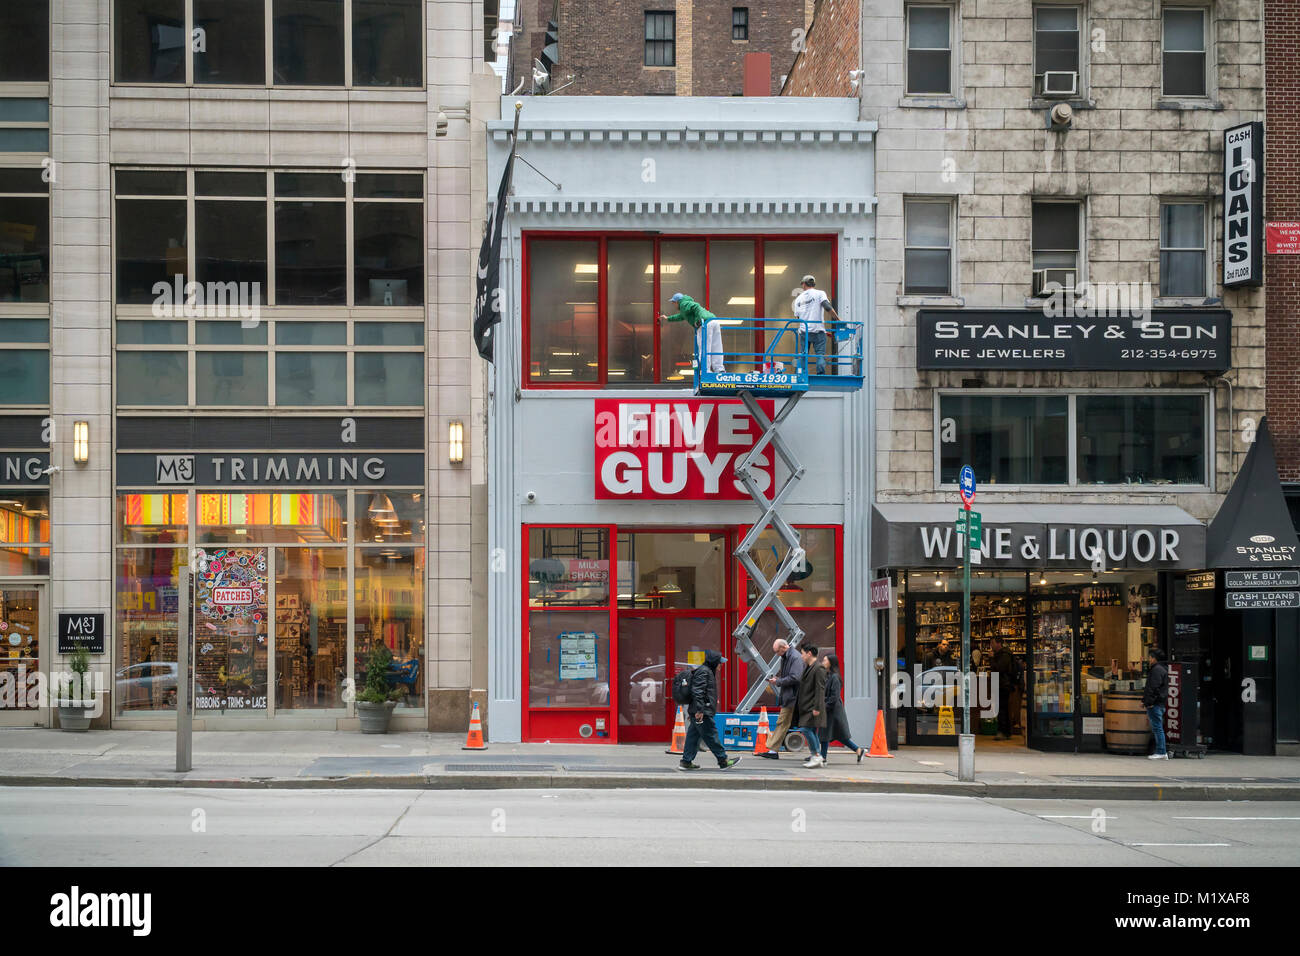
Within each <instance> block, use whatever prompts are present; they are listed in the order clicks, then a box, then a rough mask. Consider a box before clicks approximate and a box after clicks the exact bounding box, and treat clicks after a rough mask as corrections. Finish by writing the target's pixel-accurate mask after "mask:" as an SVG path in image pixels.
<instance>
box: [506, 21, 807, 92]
mask: <svg viewBox="0 0 1300 956" xmlns="http://www.w3.org/2000/svg"><path fill="white" fill-rule="evenodd" d="M812 9H813V0H779V2H776V3H762V4H757V3H756V4H747V3H746V4H742V3H733V2H730V0H634V2H628V0H613V2H611V0H520V2H519V3H518V4H517V5H516V7H515V18H514V27H513V33H512V37H511V48H510V66H509V71H508V73H507V76H506V91H507V92H509V91H511V90H513V89H516V88H517V87H518V84H519V83H520V82H521V81H523V82H524V87H523V90H522V91H521V92H529V91H530V90H531V89H532V71H533V61H534V60H535V59H536V58H538V57H539V56H540V55H541V52H542V45H543V35H544V33H545V30H546V24H547V22H548V21H550V20H554V21H555V22H556V23H558V24H559V28H560V29H559V53H560V59H559V62H558V64H557V65H556V67H555V69H554V71H553V72H554V78H553V83H552V86H553V88H554V89H555V91H556V92H559V91H560V88H563V92H564V93H565V94H567V95H572V96H737V95H739V94H740V93H741V91H742V89H743V86H744V79H745V65H744V61H745V57H746V55H747V54H751V53H767V54H770V57H771V59H770V74H771V75H770V78H769V83H770V87H771V90H770V92H771V94H772V95H773V96H775V95H776V94H777V93H778V92H780V89H781V82H782V80H783V78H784V77H785V75H786V73H787V72H788V71H789V69H790V64H791V63H792V62H793V60H794V58H795V54H796V52H797V50H798V49H799V47H800V45H801V43H802V40H803V37H804V35H805V34H804V31H806V30H807V28H808V25H809V22H810V20H811V17H812ZM655 18H659V19H658V20H655V25H654V26H653V27H652V26H651V20H654V19H655ZM651 33H653V35H654V36H662V37H664V38H666V39H665V42H664V43H663V44H662V45H661V46H660V48H659V49H658V52H657V54H656V53H652V52H651V51H650V50H649V49H648V43H647V37H649V36H650V35H651ZM669 41H671V42H669ZM666 59H671V62H670V63H668V64H667V65H651V63H652V61H655V60H657V61H658V63H659V64H663V63H665V60H666ZM570 76H572V79H571V80H570Z"/></svg>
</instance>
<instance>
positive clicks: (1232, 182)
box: [1223, 122, 1264, 287]
mask: <svg viewBox="0 0 1300 956" xmlns="http://www.w3.org/2000/svg"><path fill="white" fill-rule="evenodd" d="M1223 210H1224V212H1223V284H1224V285H1225V286H1229V287H1233V286H1252V285H1254V286H1257V285H1263V284H1264V248H1263V247H1264V124H1263V123H1259V122H1255V123H1244V124H1242V125H1241V126H1234V127H1232V128H1231V129H1229V130H1225V131H1224V133H1223Z"/></svg>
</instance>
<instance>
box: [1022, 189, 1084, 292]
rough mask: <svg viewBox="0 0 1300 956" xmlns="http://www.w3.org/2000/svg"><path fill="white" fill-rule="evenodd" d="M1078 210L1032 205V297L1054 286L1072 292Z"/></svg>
mask: <svg viewBox="0 0 1300 956" xmlns="http://www.w3.org/2000/svg"><path fill="white" fill-rule="evenodd" d="M1080 218H1081V209H1080V206H1079V204H1078V203H1077V202H1036V203H1034V212H1033V237H1032V239H1031V248H1032V256H1033V273H1034V274H1033V280H1034V281H1033V294H1034V295H1047V294H1050V291H1051V290H1049V289H1048V288H1047V286H1048V285H1050V284H1051V283H1057V284H1059V285H1060V286H1061V287H1062V288H1066V289H1070V288H1074V286H1076V285H1077V284H1078V279H1079V265H1080V263H1079V245H1080V243H1079V236H1080V229H1079V224H1080Z"/></svg>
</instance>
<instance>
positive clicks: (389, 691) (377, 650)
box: [357, 641, 402, 734]
mask: <svg viewBox="0 0 1300 956" xmlns="http://www.w3.org/2000/svg"><path fill="white" fill-rule="evenodd" d="M392 666H393V652H392V651H390V650H389V649H388V648H387V647H386V646H385V645H384V643H383V642H382V641H378V642H376V643H375V646H374V647H372V648H371V649H370V656H369V657H368V658H367V659H366V683H365V686H363V687H362V688H361V692H360V693H358V694H357V716H358V717H360V718H361V732H362V733H363V734H386V733H388V722H389V720H391V719H392V716H393V709H394V708H395V707H397V698H398V697H400V696H401V694H402V692H401V691H400V690H394V689H393V685H392V683H391V682H390V681H389V680H388V671H389V669H390V668H391V667H392Z"/></svg>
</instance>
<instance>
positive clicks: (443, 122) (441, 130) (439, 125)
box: [434, 110, 447, 136]
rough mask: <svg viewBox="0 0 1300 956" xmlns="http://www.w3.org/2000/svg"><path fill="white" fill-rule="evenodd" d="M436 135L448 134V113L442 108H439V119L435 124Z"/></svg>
mask: <svg viewBox="0 0 1300 956" xmlns="http://www.w3.org/2000/svg"><path fill="white" fill-rule="evenodd" d="M434 135H435V136H446V135H447V114H446V113H444V112H443V111H442V110H438V119H437V122H436V123H435V125H434Z"/></svg>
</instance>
